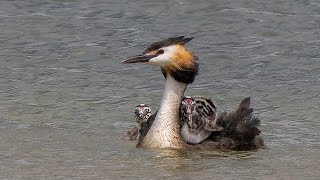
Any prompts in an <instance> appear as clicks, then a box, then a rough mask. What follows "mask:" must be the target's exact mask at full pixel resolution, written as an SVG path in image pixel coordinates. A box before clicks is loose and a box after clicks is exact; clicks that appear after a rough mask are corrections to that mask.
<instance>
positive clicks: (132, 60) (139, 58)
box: [121, 55, 156, 64]
mask: <svg viewBox="0 0 320 180" xmlns="http://www.w3.org/2000/svg"><path fill="white" fill-rule="evenodd" d="M154 57H156V56H155V55H138V56H133V57H130V58H128V59H125V60H123V61H121V63H122V64H131V63H146V62H148V61H149V60H150V59H152V58H154Z"/></svg>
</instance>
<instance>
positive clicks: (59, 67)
mask: <svg viewBox="0 0 320 180" xmlns="http://www.w3.org/2000/svg"><path fill="white" fill-rule="evenodd" d="M319 29H320V1H318V0H297V1H293V0H269V1H264V0H251V1H247V0H238V1H232V0H226V1H191V0H174V1H150V0H148V1H146V0H145V1H143V0H141V1H128V0H119V1H105V0H92V1H86V0H25V1H19V0H16V1H14V0H10V1H9V0H3V1H0V30H1V33H0V62H1V63H0V118H1V119H0V178H1V179H82V178H83V179H98V178H101V179H126V178H127V179H164V178H168V179H316V177H319V176H320V172H319V170H320V168H319V165H320V151H319V149H320V137H319V128H320V123H319V121H320V119H319V117H320V97H319V94H320V50H319V47H320V33H319V32H320V31H319ZM180 35H187V36H194V37H195V39H194V40H192V41H191V42H190V43H188V44H187V47H188V49H190V50H191V51H193V52H194V53H195V54H196V55H197V56H198V57H199V59H200V60H199V62H200V74H199V76H198V77H197V78H196V81H195V82H194V83H193V84H192V85H190V86H189V87H188V90H187V92H186V94H187V95H201V96H206V97H211V98H212V99H213V100H214V102H215V103H216V105H217V106H218V110H219V111H223V110H232V109H234V108H235V107H236V106H237V104H238V103H239V102H240V101H241V99H242V98H244V97H247V96H250V97H252V103H253V107H254V108H255V110H256V112H255V114H256V115H257V116H258V117H260V118H261V121H262V124H261V130H262V132H263V133H262V136H263V138H264V139H265V142H266V145H267V146H268V149H265V150H259V151H256V152H221V151H194V152H185V151H173V150H171V151H169V150H144V149H136V148H135V142H127V141H123V140H121V136H122V134H123V133H124V132H125V131H126V130H127V129H128V128H130V127H132V126H133V125H135V122H134V119H133V108H134V107H135V106H136V105H137V104H139V103H147V104H150V105H151V107H152V108H153V109H157V108H158V105H159V104H160V100H161V96H162V92H163V90H164V82H165V80H164V78H163V76H162V74H161V72H160V70H159V68H157V67H153V66H147V65H122V64H120V63H119V62H120V61H121V60H122V59H124V58H126V57H128V56H131V55H135V54H138V53H141V52H142V51H143V50H144V49H145V48H146V47H147V46H148V45H149V44H150V43H152V42H155V41H158V40H162V39H164V38H168V37H172V36H180Z"/></svg>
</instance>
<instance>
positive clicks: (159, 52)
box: [156, 49, 164, 56]
mask: <svg viewBox="0 0 320 180" xmlns="http://www.w3.org/2000/svg"><path fill="white" fill-rule="evenodd" d="M163 53H164V50H163V49H160V50H159V51H158V52H157V54H156V55H157V56H158V55H160V54H163Z"/></svg>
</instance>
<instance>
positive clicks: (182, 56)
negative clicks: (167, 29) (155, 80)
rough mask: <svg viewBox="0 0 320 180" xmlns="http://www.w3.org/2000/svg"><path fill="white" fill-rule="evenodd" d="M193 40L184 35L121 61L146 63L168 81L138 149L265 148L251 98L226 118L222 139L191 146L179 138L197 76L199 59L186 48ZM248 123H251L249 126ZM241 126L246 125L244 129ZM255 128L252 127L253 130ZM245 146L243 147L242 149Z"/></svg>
mask: <svg viewBox="0 0 320 180" xmlns="http://www.w3.org/2000/svg"><path fill="white" fill-rule="evenodd" d="M191 39H192V38H185V37H184V36H181V37H176V38H169V39H166V40H163V41H160V42H156V43H153V44H152V45H151V46H150V47H148V48H147V49H146V50H145V51H144V52H143V54H142V55H138V56H134V57H131V58H129V59H126V60H124V61H122V63H124V64H130V63H147V64H152V65H157V66H160V68H161V70H162V73H163V74H164V76H165V78H166V87H165V92H164V94H163V98H162V102H161V106H160V108H159V111H158V112H157V113H155V114H154V115H152V116H150V118H149V119H148V121H147V122H146V123H143V124H142V127H141V135H140V138H139V141H138V144H137V147H142V148H156V149H162V148H173V149H217V148H223V149H235V150H245V149H248V150H250V149H257V148H261V147H263V146H264V145H263V141H262V140H261V138H260V137H259V134H260V131H259V130H258V129H257V128H256V126H257V125H258V124H259V123H256V124H251V123H250V122H251V119H252V117H251V113H252V109H251V108H250V99H249V98H246V99H244V100H243V101H242V103H241V104H240V105H239V107H238V109H237V110H236V111H235V112H234V113H230V114H228V115H226V116H223V118H221V120H220V121H219V122H221V124H223V125H225V127H224V126H222V127H223V128H224V129H223V130H222V131H221V133H220V134H219V136H214V137H212V138H210V137H211V136H210V137H209V138H208V139H206V140H205V141H203V142H202V143H200V144H195V145H189V144H187V143H186V142H185V141H184V140H183V139H182V138H181V136H180V133H179V127H180V123H179V121H180V119H179V106H180V102H181V100H182V98H183V96H184V91H185V89H186V87H187V84H190V83H192V82H193V81H194V79H195V76H196V75H197V74H198V64H197V62H196V57H195V56H193V55H192V53H191V52H189V51H187V50H186V49H185V47H184V45H185V43H187V42H189V41H190V40H191ZM247 120H248V123H246V122H247ZM242 124H245V126H243V125H242ZM252 127H253V128H252ZM242 147H243V148H242Z"/></svg>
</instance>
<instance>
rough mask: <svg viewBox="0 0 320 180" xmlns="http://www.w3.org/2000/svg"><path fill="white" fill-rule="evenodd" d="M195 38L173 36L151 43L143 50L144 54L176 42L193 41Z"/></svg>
mask: <svg viewBox="0 0 320 180" xmlns="http://www.w3.org/2000/svg"><path fill="white" fill-rule="evenodd" d="M192 39H193V37H190V38H185V37H184V36H179V37H172V38H169V39H165V40H162V41H159V42H155V43H153V44H151V45H150V46H149V47H148V48H147V49H146V50H145V51H143V54H147V53H149V52H151V51H154V50H157V49H160V48H162V47H167V46H171V45H174V44H182V45H183V44H185V43H187V42H189V41H191V40H192Z"/></svg>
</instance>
